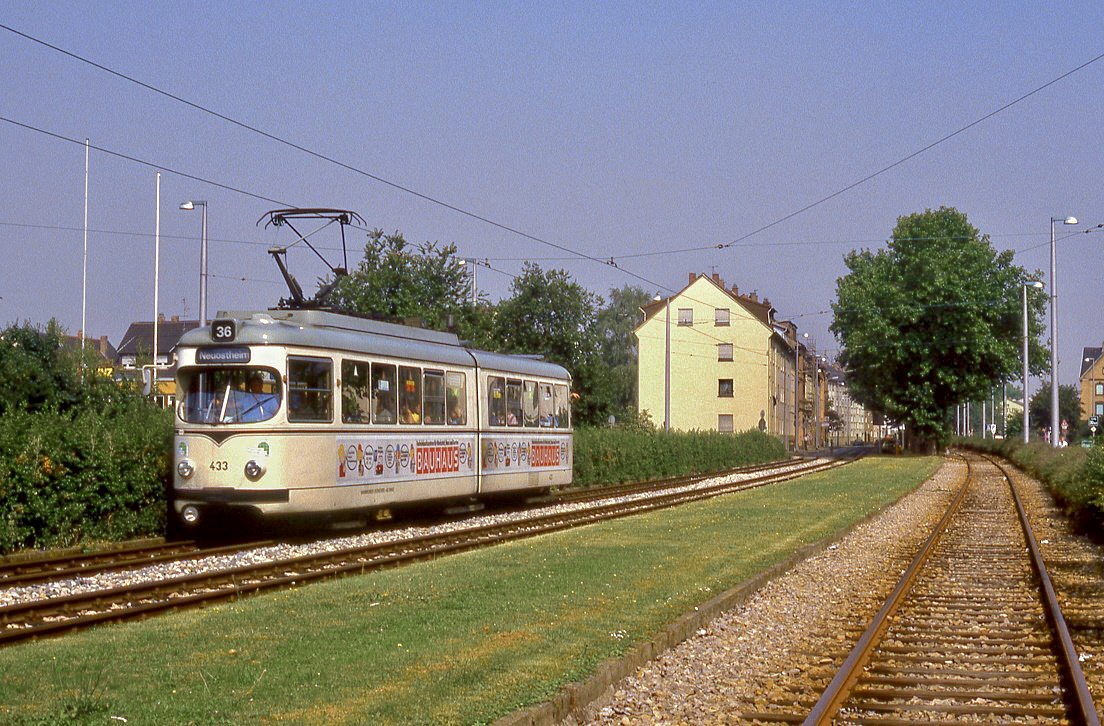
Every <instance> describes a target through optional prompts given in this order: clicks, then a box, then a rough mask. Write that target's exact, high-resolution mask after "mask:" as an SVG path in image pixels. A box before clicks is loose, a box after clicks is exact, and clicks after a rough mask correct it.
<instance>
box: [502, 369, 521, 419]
mask: <svg viewBox="0 0 1104 726" xmlns="http://www.w3.org/2000/svg"><path fill="white" fill-rule="evenodd" d="M506 425H507V426H521V381H515V380H512V379H507V380H506Z"/></svg>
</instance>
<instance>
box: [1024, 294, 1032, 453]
mask: <svg viewBox="0 0 1104 726" xmlns="http://www.w3.org/2000/svg"><path fill="white" fill-rule="evenodd" d="M1027 354H1028V348H1027V283H1026V282H1025V283H1024V284H1023V409H1024V412H1023V440H1024V443H1025V444H1026V443H1028V442H1030V441H1031V427H1030V425H1029V423H1028V413H1027V375H1028V372H1027Z"/></svg>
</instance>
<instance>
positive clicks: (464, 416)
mask: <svg viewBox="0 0 1104 726" xmlns="http://www.w3.org/2000/svg"><path fill="white" fill-rule="evenodd" d="M445 407H446V409H447V410H448V423H449V426H463V425H464V424H466V423H467V422H468V388H467V385H466V380H465V378H464V374H463V373H448V374H446V376H445Z"/></svg>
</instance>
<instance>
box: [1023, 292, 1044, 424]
mask: <svg viewBox="0 0 1104 726" xmlns="http://www.w3.org/2000/svg"><path fill="white" fill-rule="evenodd" d="M1029 287H1033V288H1035V289H1036V290H1041V289H1043V283H1041V282H1039V281H1038V280H1024V282H1023V323H1024V334H1023V409H1024V412H1023V440H1024V443H1025V444H1026V443H1028V441H1030V437H1031V429H1030V428H1029V427H1028V415H1027V375H1028V371H1027V353H1028V348H1027V288H1029Z"/></svg>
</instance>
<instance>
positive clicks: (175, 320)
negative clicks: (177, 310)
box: [170, 315, 180, 323]
mask: <svg viewBox="0 0 1104 726" xmlns="http://www.w3.org/2000/svg"><path fill="white" fill-rule="evenodd" d="M170 322H173V323H179V322H180V316H179V315H174V316H172V318H171V319H170Z"/></svg>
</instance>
